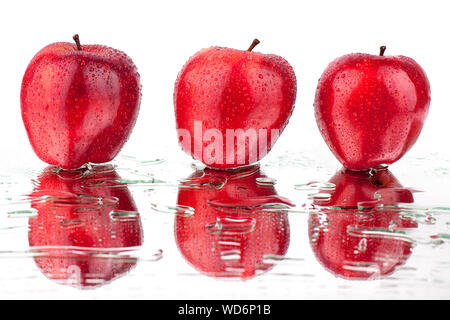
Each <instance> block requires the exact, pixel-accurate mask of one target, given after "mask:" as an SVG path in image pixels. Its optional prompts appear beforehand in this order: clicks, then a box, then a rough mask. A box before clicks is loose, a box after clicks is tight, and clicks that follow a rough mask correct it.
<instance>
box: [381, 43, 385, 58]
mask: <svg viewBox="0 0 450 320" xmlns="http://www.w3.org/2000/svg"><path fill="white" fill-rule="evenodd" d="M385 51H386V46H381V47H380V57H382V56H383V55H384V52H385Z"/></svg>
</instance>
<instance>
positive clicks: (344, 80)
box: [314, 53, 430, 170]
mask: <svg viewBox="0 0 450 320" xmlns="http://www.w3.org/2000/svg"><path fill="white" fill-rule="evenodd" d="M429 105H430V84H429V81H428V78H427V76H426V74H425V71H424V70H423V69H422V68H421V67H420V66H419V64H417V62H415V61H414V60H413V59H411V58H408V57H405V56H376V55H369V54H361V53H356V54H349V55H345V56H342V57H340V58H338V59H336V60H335V61H333V62H332V63H330V64H329V65H328V67H327V68H326V69H325V71H324V72H323V74H322V76H321V78H320V79H319V83H318V86H317V90H316V96H315V101H314V109H315V117H316V121H317V125H318V127H319V130H320V133H321V134H322V136H323V138H324V140H325V142H326V143H327V145H328V147H329V148H330V150H331V151H332V153H333V154H334V155H335V156H336V158H337V159H338V160H339V162H341V163H342V165H343V166H344V167H346V168H347V169H352V170H365V169H369V168H373V167H376V166H378V165H381V164H392V163H394V162H396V161H397V160H399V159H400V158H401V157H402V156H403V155H404V154H405V153H406V152H407V151H408V150H409V149H410V148H411V147H412V146H413V145H414V143H415V142H416V140H417V138H418V137H419V134H420V132H421V130H422V127H423V125H424V122H425V119H426V117H427V114H428V109H429Z"/></svg>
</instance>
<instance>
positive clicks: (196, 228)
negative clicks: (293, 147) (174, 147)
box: [175, 166, 291, 280]
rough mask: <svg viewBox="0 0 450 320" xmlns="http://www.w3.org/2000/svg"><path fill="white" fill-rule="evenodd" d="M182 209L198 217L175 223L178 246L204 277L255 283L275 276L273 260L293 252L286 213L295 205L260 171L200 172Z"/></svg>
mask: <svg viewBox="0 0 450 320" xmlns="http://www.w3.org/2000/svg"><path fill="white" fill-rule="evenodd" d="M178 205H179V206H183V207H184V206H186V207H190V208H193V209H194V214H193V215H191V216H181V215H180V216H177V217H176V218H175V239H176V243H177V246H178V248H179V250H180V252H181V254H182V255H183V257H184V258H185V259H186V260H187V261H188V262H189V263H190V264H191V265H192V266H193V267H194V268H196V269H197V270H198V271H199V272H201V273H203V274H206V275H208V276H211V277H215V278H234V279H242V280H246V279H250V278H253V277H255V276H257V275H259V274H262V273H264V272H266V271H268V270H270V269H271V268H272V267H273V262H272V263H270V259H271V258H272V259H273V256H275V257H279V256H284V254H285V253H286V251H287V248H288V245H289V222H288V216H287V213H286V212H283V209H285V208H286V207H287V206H290V205H291V204H290V202H289V201H288V200H287V199H284V198H282V197H280V196H278V195H277V193H276V190H275V188H274V182H273V181H271V180H270V179H268V178H267V177H266V176H264V175H263V174H262V173H261V172H260V168H259V166H249V167H245V168H241V169H237V170H232V171H219V170H212V169H204V170H198V171H196V172H195V173H194V174H192V175H191V176H190V177H189V178H188V179H186V180H184V181H183V182H182V183H181V184H180V186H179V192H178ZM272 261H273V260H272Z"/></svg>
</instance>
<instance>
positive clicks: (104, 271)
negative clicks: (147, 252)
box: [28, 166, 143, 288]
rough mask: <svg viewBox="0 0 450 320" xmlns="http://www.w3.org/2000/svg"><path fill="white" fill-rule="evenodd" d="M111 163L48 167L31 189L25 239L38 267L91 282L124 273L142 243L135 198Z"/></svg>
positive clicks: (64, 280)
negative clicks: (31, 211) (71, 169)
mask: <svg viewBox="0 0 450 320" xmlns="http://www.w3.org/2000/svg"><path fill="white" fill-rule="evenodd" d="M118 180H120V176H119V175H118V174H117V173H116V172H115V171H114V169H113V168H112V166H98V167H94V169H93V170H89V171H84V172H83V171H75V172H64V171H59V170H58V168H57V167H55V166H49V167H47V168H46V169H45V170H44V171H43V173H42V174H41V175H40V176H39V177H38V179H37V181H38V186H37V187H36V188H35V190H34V191H33V193H32V194H31V200H32V207H33V208H34V209H36V210H37V216H34V217H31V218H30V219H29V232H28V241H29V245H30V249H31V250H33V251H34V252H35V256H34V260H35V262H36V264H37V265H38V267H39V268H40V269H41V271H42V272H43V273H44V274H45V275H46V276H47V277H48V278H49V279H52V280H54V281H56V282H58V283H61V284H67V285H72V286H75V287H79V288H93V287H98V286H101V285H103V284H106V283H108V282H110V281H112V280H114V279H116V278H117V277H119V276H121V275H124V274H126V273H128V272H129V271H130V269H131V268H133V267H134V266H135V265H136V262H137V258H135V257H133V256H132V254H130V253H127V251H130V250H133V249H135V248H136V247H137V246H140V245H142V241H143V235H142V226H141V221H140V217H139V214H138V211H137V208H136V205H135V204H134V201H133V198H132V196H131V194H130V192H129V191H128V188H127V187H126V186H125V185H121V184H120V183H119V182H118Z"/></svg>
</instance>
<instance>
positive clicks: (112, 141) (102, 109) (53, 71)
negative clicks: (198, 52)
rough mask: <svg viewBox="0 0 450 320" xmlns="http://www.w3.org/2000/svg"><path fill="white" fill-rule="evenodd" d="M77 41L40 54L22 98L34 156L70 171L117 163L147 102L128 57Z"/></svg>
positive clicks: (31, 66) (27, 77) (30, 69)
mask: <svg viewBox="0 0 450 320" xmlns="http://www.w3.org/2000/svg"><path fill="white" fill-rule="evenodd" d="M74 39H75V41H76V44H75V43H73V44H72V43H66V42H60V43H53V44H50V45H48V46H46V47H45V48H43V49H42V50H41V51H39V52H38V53H37V54H36V55H35V56H34V58H33V59H32V60H31V62H30V64H29V65H28V67H27V69H26V71H25V75H24V77H23V82H22V90H21V97H20V100H21V107H22V118H23V122H24V125H25V128H26V131H27V134H28V138H29V140H30V143H31V146H32V148H33V150H34V152H35V153H36V154H37V156H38V157H39V158H40V159H41V160H43V161H44V162H46V163H49V164H54V165H58V166H60V167H61V168H64V169H76V168H79V167H80V166H82V165H83V164H85V163H88V162H92V163H104V162H108V161H110V160H112V159H113V158H114V157H115V156H116V155H117V154H118V152H119V151H120V149H121V148H122V146H123V145H124V144H125V142H126V140H127V139H128V137H129V135H130V134H131V131H132V129H133V126H134V124H135V122H136V118H137V116H138V111H139V105H140V100H141V86H140V82H139V81H140V80H139V74H138V72H137V70H136V67H135V65H134V64H133V62H132V61H131V59H130V58H129V57H128V56H127V55H126V54H125V53H123V52H121V51H119V50H116V49H112V48H108V47H105V46H101V45H83V46H82V45H80V43H79V38H78V37H77V36H76V35H75V36H74Z"/></svg>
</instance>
